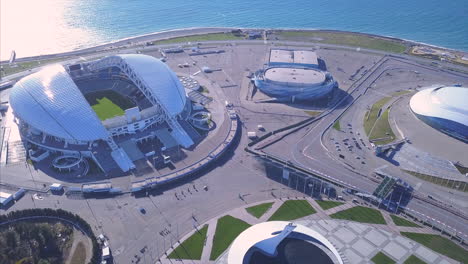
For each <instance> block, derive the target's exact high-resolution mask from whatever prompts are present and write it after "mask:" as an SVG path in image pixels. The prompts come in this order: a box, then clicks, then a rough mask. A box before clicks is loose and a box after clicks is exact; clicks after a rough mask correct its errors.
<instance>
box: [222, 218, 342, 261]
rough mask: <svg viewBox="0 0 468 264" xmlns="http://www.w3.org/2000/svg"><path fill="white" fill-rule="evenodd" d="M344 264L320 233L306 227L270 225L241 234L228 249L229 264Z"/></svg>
mask: <svg viewBox="0 0 468 264" xmlns="http://www.w3.org/2000/svg"><path fill="white" fill-rule="evenodd" d="M312 259H313V260H314V261H313V263H317V264H342V263H343V260H342V259H341V256H340V254H339V252H338V250H337V249H336V248H335V247H334V246H333V245H332V243H330V241H328V240H327V239H326V238H325V237H324V236H322V235H321V234H320V233H318V232H317V231H315V230H313V229H311V228H308V227H306V226H303V225H299V224H294V223H289V222H284V221H270V222H264V223H260V224H256V225H254V226H251V227H250V228H248V229H247V230H245V231H244V232H242V233H241V234H240V235H239V236H238V237H237V238H236V239H235V240H234V242H233V244H232V245H231V247H230V249H229V255H228V261H227V263H229V264H254V263H265V264H277V263H278V264H279V263H284V264H288V263H290V264H293V263H294V264H302V263H303V264H306V263H311V260H312Z"/></svg>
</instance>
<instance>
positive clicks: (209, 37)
mask: <svg viewBox="0 0 468 264" xmlns="http://www.w3.org/2000/svg"><path fill="white" fill-rule="evenodd" d="M239 39H243V37H241V36H235V35H234V34H232V33H210V34H203V35H192V36H186V37H177V38H170V39H164V40H158V41H154V42H153V44H154V45H162V44H172V43H181V42H199V41H222V40H239Z"/></svg>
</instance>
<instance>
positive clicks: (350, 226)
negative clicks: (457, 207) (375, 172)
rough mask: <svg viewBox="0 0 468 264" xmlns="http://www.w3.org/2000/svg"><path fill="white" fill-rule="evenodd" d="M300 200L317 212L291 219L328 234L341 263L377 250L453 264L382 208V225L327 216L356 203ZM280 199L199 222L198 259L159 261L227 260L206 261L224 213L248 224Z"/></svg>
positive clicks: (275, 206)
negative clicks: (203, 234)
mask: <svg viewBox="0 0 468 264" xmlns="http://www.w3.org/2000/svg"><path fill="white" fill-rule="evenodd" d="M298 199H301V198H298ZM303 199H305V200H307V201H308V202H309V203H310V204H311V205H312V207H313V208H314V209H315V210H316V211H317V213H315V214H312V215H309V216H306V217H304V218H301V219H297V220H294V221H295V222H298V223H300V224H305V223H308V224H307V226H310V225H312V226H311V227H312V228H314V229H315V230H317V231H318V232H319V233H322V234H324V235H326V237H329V238H330V242H331V243H332V244H333V245H335V247H337V249H338V251H339V252H340V254H341V255H342V256H343V258H344V260H345V263H358V262H359V263H371V262H370V258H372V257H373V256H374V255H375V254H376V253H377V252H380V251H384V252H386V254H387V255H390V256H392V257H393V258H394V259H396V260H397V263H403V261H404V260H406V258H407V257H409V256H410V255H412V254H416V255H418V257H420V258H422V259H426V260H435V261H438V262H439V263H454V262H453V261H452V260H451V259H448V258H446V257H444V256H440V255H438V254H436V253H435V252H433V251H431V250H429V249H427V248H425V247H424V246H422V245H419V244H417V243H415V242H412V241H410V240H408V239H406V238H404V237H402V236H401V235H400V232H415V233H426V234H427V233H430V234H437V233H436V232H434V231H433V230H432V229H431V228H429V227H425V226H421V227H403V226H397V225H395V223H394V222H393V220H392V218H391V217H390V214H389V213H387V212H383V211H381V213H382V215H383V217H384V219H385V221H386V222H387V224H386V225H380V224H361V223H356V222H350V221H343V220H332V219H330V216H329V215H331V214H334V213H336V212H339V211H343V210H347V209H349V208H352V207H355V206H356V204H354V203H352V202H347V203H344V204H343V205H340V206H337V207H334V208H330V209H327V210H323V209H322V208H321V207H320V206H319V204H318V203H317V202H316V201H315V200H314V199H312V198H310V197H308V198H303ZM284 201H285V200H279V199H276V200H266V201H262V202H257V203H252V204H247V205H245V206H242V207H238V208H236V209H233V210H231V211H229V212H227V213H225V214H222V215H220V216H218V217H215V218H213V219H211V220H209V221H208V222H206V223H204V224H203V225H205V224H208V232H207V238H206V241H205V246H204V248H203V253H202V258H201V260H199V261H192V260H170V259H166V258H163V259H162V260H161V263H171V264H173V263H193V264H198V263H220V264H224V263H227V254H226V252H225V253H224V254H223V255H221V256H220V257H219V258H218V259H217V260H216V261H210V260H209V258H210V254H211V248H212V246H213V238H214V234H215V231H216V225H217V221H218V219H219V218H221V217H222V216H224V215H231V216H232V217H235V218H238V219H241V220H242V221H245V222H247V223H249V224H251V225H254V224H258V223H261V222H265V221H267V220H268V219H269V218H270V217H271V215H273V214H274V213H275V212H276V210H278V208H279V207H280V206H281V205H282V204H283V202H284ZM267 202H273V205H272V207H271V208H270V209H269V210H268V211H267V212H266V213H265V214H264V215H262V216H261V217H260V218H259V219H257V218H256V217H254V216H252V215H250V214H249V213H248V212H247V211H246V210H245V209H246V208H248V207H251V206H255V205H259V204H263V203H267ZM203 225H200V227H199V228H201V227H202V226H203ZM192 234H193V232H191V233H189V234H187V235H185V236H184V237H183V238H182V239H181V242H182V241H184V240H185V239H187V238H188V237H189V236H191V235H192ZM345 244H346V245H345ZM348 244H349V245H348ZM177 246H178V244H176V245H174V248H175V247H177ZM360 247H365V249H361V248H360ZM169 253H170V251H168V252H167V254H168V255H169ZM426 254H427V255H426ZM356 261H358V262H356Z"/></svg>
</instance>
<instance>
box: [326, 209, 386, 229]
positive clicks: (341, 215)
mask: <svg viewBox="0 0 468 264" xmlns="http://www.w3.org/2000/svg"><path fill="white" fill-rule="evenodd" d="M330 217H331V218H334V219H343V220H351V221H356V222H361V223H369V224H381V225H385V224H386V222H385V219H384V218H383V216H382V214H381V213H380V212H379V211H378V210H376V209H372V208H368V207H364V206H356V207H353V208H350V209H347V210H344V211H340V212H338V213H334V214H332V215H330Z"/></svg>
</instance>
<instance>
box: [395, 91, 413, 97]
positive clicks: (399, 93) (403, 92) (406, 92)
mask: <svg viewBox="0 0 468 264" xmlns="http://www.w3.org/2000/svg"><path fill="white" fill-rule="evenodd" d="M409 93H412V91H410V90H402V91H399V92H394V93H393V94H392V97H398V96H401V95H405V94H409Z"/></svg>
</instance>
